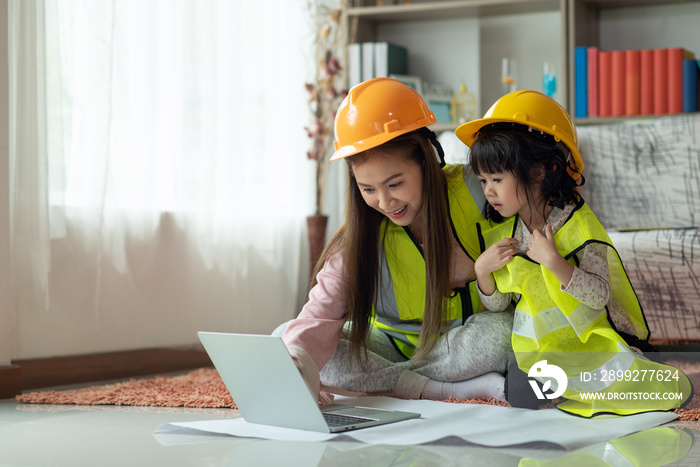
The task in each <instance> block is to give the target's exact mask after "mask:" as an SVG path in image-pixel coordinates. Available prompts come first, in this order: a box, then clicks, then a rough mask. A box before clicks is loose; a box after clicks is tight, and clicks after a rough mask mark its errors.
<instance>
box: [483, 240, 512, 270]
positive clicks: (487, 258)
mask: <svg viewBox="0 0 700 467" xmlns="http://www.w3.org/2000/svg"><path fill="white" fill-rule="evenodd" d="M517 253H518V242H517V240H515V239H514V238H504V239H503V240H500V241H498V242H496V243H494V244H493V245H491V246H490V247H488V248H487V249H486V251H484V252H483V253H481V255H479V257H478V258H477V259H476V262H475V263H474V271H475V272H476V275H477V277H478V276H479V275H486V274H491V273H492V272H494V271H498V270H499V269H501V268H502V267H503V266H505V265H506V264H508V263H509V262H510V260H512V259H513V256H515V255H516V254H517Z"/></svg>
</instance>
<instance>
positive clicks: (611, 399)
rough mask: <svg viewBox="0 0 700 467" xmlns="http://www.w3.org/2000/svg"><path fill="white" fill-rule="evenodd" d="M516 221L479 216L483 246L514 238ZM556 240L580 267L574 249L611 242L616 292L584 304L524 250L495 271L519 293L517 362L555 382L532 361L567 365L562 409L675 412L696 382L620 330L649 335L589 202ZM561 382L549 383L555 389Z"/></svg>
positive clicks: (506, 288) (502, 287) (503, 285)
mask: <svg viewBox="0 0 700 467" xmlns="http://www.w3.org/2000/svg"><path fill="white" fill-rule="evenodd" d="M517 225H518V216H517V215H516V216H513V217H511V218H509V219H506V220H505V221H504V222H503V223H501V224H493V223H490V222H488V221H482V222H480V223H479V225H478V226H477V229H478V230H479V236H480V241H481V245H482V251H483V250H485V249H486V248H488V247H489V246H490V245H492V244H494V243H495V242H497V241H499V240H501V239H503V238H506V237H513V236H514V235H515V229H516V226H517ZM554 240H555V241H556V244H557V250H558V251H559V254H561V255H562V256H563V257H564V258H565V259H566V260H567V261H568V262H569V263H571V264H572V265H574V266H577V265H578V261H579V259H578V257H577V256H576V254H577V253H578V252H579V251H580V250H581V249H582V248H584V247H585V246H586V245H588V244H590V243H599V244H603V245H605V246H606V247H607V252H608V255H607V256H608V258H607V259H608V273H609V278H610V286H611V292H612V296H611V298H610V300H609V301H608V304H607V305H606V306H605V307H604V308H603V309H594V308H591V307H589V306H586V305H584V304H582V303H581V302H579V301H578V300H576V299H575V298H574V297H572V296H571V295H569V294H568V293H566V292H562V291H561V288H560V287H561V283H560V282H559V280H557V278H556V277H555V276H554V274H552V273H551V272H550V271H549V270H548V269H547V268H545V267H544V266H542V265H540V264H539V263H537V262H535V261H533V260H531V259H530V258H529V257H528V256H527V255H525V254H523V253H520V254H518V255H516V256H515V257H514V258H513V260H512V261H511V262H510V263H508V264H507V265H506V266H504V267H503V268H501V269H499V270H498V271H496V272H494V278H495V280H496V285H497V287H498V290H499V291H500V292H502V293H507V292H513V293H514V294H519V298H518V301H517V304H516V305H515V315H514V318H513V333H512V344H513V351H514V352H515V357H516V359H517V361H518V366H519V368H520V369H521V370H522V371H524V372H525V373H528V374H529V376H531V377H532V378H534V379H537V380H538V381H540V382H541V383H543V384H545V383H546V382H547V381H552V380H551V379H550V378H545V377H539V378H538V377H537V376H536V373H534V371H533V372H532V374H531V371H530V370H531V368H533V365H535V364H536V363H538V362H542V361H546V365H556V366H558V367H559V368H561V369H562V370H563V371H564V373H565V374H566V377H567V380H566V391H565V392H564V393H563V397H564V398H566V399H568V400H567V401H565V402H562V403H561V404H559V405H558V406H557V407H558V408H560V409H562V410H564V411H567V412H570V413H573V414H576V415H580V416H583V417H592V416H594V415H599V414H602V413H614V414H618V415H629V414H634V413H639V412H647V411H653V410H672V409H676V408H679V407H681V406H682V405H684V404H685V403H686V402H687V401H689V400H690V397H691V396H692V386H691V384H690V381H689V380H688V378H687V377H686V376H685V375H684V374H683V373H682V372H681V371H679V370H677V369H676V368H673V367H671V366H668V365H664V364H660V363H656V362H653V361H650V360H648V359H647V358H645V357H644V356H642V355H640V354H639V353H638V352H635V351H634V350H632V349H630V347H629V345H628V344H627V343H626V342H625V340H624V339H623V338H622V337H621V335H620V333H619V332H618V331H621V332H623V335H629V336H630V337H632V336H634V337H632V339H631V340H633V339H634V338H637V339H639V340H641V341H643V342H646V341H648V339H649V328H648V326H647V323H646V319H645V317H644V314H643V312H642V308H641V306H640V304H639V300H638V299H637V295H636V294H635V292H634V289H633V288H632V285H631V284H630V281H629V277H628V276H627V273H626V272H625V269H624V267H623V265H622V261H621V260H620V257H619V255H618V253H617V251H616V250H615V248H614V247H613V245H612V242H611V240H610V238H609V237H608V235H607V233H606V232H605V229H604V228H603V226H602V225H601V224H600V222H599V221H598V219H597V218H596V217H595V215H594V214H593V212H592V211H591V210H590V209H589V208H588V206H587V205H586V204H585V203H584V202H583V201H581V202H579V203H578V205H577V206H576V207H575V208H574V211H573V212H572V214H571V215H570V217H569V218H568V219H567V221H566V222H565V223H564V225H563V226H562V227H561V229H560V230H559V231H558V232H557V233H556V234H555V235H554ZM611 308H616V309H617V310H622V311H623V313H621V314H622V315H623V318H624V319H622V320H620V319H618V322H617V323H616V322H615V321H614V320H613V318H612V317H611V313H610V309H611ZM617 315H618V316H619V315H620V313H618V314H617ZM623 327H624V329H622V328H623ZM538 367H542V365H539V366H538ZM561 384H564V382H563V381H562V382H561ZM558 387H559V385H558V384H557V383H556V382H554V381H552V382H551V388H552V389H553V390H556V389H557V388H558Z"/></svg>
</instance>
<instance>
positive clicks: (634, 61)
mask: <svg viewBox="0 0 700 467" xmlns="http://www.w3.org/2000/svg"><path fill="white" fill-rule="evenodd" d="M640 58H641V57H640V52H639V50H625V115H639V113H640V87H639V84H640V83H639V69H640Z"/></svg>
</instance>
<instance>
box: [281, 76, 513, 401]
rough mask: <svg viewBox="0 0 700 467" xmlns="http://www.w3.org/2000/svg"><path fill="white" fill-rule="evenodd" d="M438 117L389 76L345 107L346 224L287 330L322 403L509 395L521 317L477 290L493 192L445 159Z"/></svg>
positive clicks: (340, 135)
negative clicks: (480, 228)
mask: <svg viewBox="0 0 700 467" xmlns="http://www.w3.org/2000/svg"><path fill="white" fill-rule="evenodd" d="M435 122H436V119H435V117H434V115H433V113H432V112H431V111H430V110H428V107H427V105H426V103H425V102H424V100H423V99H422V98H421V97H420V95H419V94H418V93H417V92H415V91H414V90H413V89H411V88H410V87H408V86H406V85H404V84H402V83H401V82H399V81H396V80H393V79H389V78H375V79H372V80H369V81H366V82H364V83H360V84H359V85H357V86H355V87H354V88H353V89H351V90H350V92H349V94H348V96H347V97H346V98H345V100H344V101H343V102H342V104H341V105H340V108H339V110H338V113H337V115H336V120H335V135H336V142H335V148H336V152H335V154H334V155H333V157H332V158H331V160H339V159H345V161H346V162H347V164H348V169H349V170H348V172H349V179H350V180H349V184H348V193H347V206H346V218H345V222H344V224H343V225H342V227H341V228H340V229H339V230H338V232H337V233H336V234H335V235H334V236H333V238H332V239H331V241H330V242H329V244H328V245H327V247H326V248H325V250H324V252H323V254H322V256H321V259H320V260H319V262H318V265H317V268H316V271H314V280H313V283H312V288H311V290H310V292H309V300H308V302H307V303H306V305H305V306H304V308H303V309H302V311H301V313H300V314H299V316H298V318H296V319H294V320H292V321H290V322H288V323H287V324H286V325H283V326H282V327H280V329H278V330H277V331H276V333H277V334H279V333H281V332H282V330H283V329H284V328H285V327H286V329H284V334H283V339H284V342H285V344H286V345H287V347H288V349H289V351H290V353H291V354H292V356H293V357H294V360H295V362H296V364H297V366H298V367H299V369H300V371H301V372H302V374H303V375H304V377H305V379H306V381H307V383H308V384H309V387H310V388H311V390H312V391H313V392H314V394H316V395H319V394H320V399H319V401H320V402H322V403H323V402H328V401H329V400H330V397H327V394H326V392H336V393H338V392H341V393H342V391H339V389H338V388H340V389H342V390H346V391H354V392H361V393H366V394H373V395H389V396H394V397H401V398H407V399H418V398H428V399H449V398H450V397H455V398H461V399H465V398H473V397H483V398H489V397H494V398H496V399H500V400H503V397H504V396H503V389H504V388H503V386H504V379H503V373H504V372H505V370H506V366H507V356H508V353H509V351H510V343H509V336H510V331H511V327H512V314H511V313H510V312H502V313H479V312H480V311H481V309H482V306H481V303H480V302H479V299H478V295H477V294H476V289H475V288H474V280H475V274H474V258H476V256H477V255H478V253H479V244H478V238H477V236H476V229H475V224H476V222H477V221H479V220H481V219H482V217H481V214H480V209H479V206H480V205H482V204H483V193H481V189H480V187H479V185H478V181H477V180H476V179H475V178H474V176H473V175H472V174H471V173H470V172H469V170H468V169H467V168H466V167H464V166H461V165H459V166H457V165H452V166H444V163H442V160H443V155H442V149H441V148H440V145H439V143H438V142H437V139H436V137H435V134H434V133H433V132H432V131H430V130H428V129H427V128H426V127H427V126H428V125H431V124H433V123H435ZM436 149H437V153H438V154H437V156H436V152H435V150H436ZM472 193H477V194H478V195H479V196H480V199H479V201H478V202H475V200H474V199H473V197H472ZM319 370H320V381H319ZM320 383H322V384H323V386H320Z"/></svg>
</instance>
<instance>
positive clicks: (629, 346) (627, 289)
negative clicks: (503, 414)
mask: <svg viewBox="0 0 700 467" xmlns="http://www.w3.org/2000/svg"><path fill="white" fill-rule="evenodd" d="M456 134H457V136H458V137H459V138H460V139H461V140H462V141H463V142H464V143H465V144H466V145H467V146H469V147H470V148H471V153H470V166H471V168H472V170H473V171H474V173H475V174H477V176H478V178H479V179H480V181H481V185H482V187H483V190H484V194H485V196H486V201H487V203H486V204H485V208H484V216H485V217H486V219H487V220H485V221H482V222H480V223H479V225H478V230H479V237H480V241H481V244H482V251H483V253H482V254H481V255H480V256H479V257H478V259H477V261H476V264H475V271H476V276H477V285H478V289H479V293H480V294H481V299H482V301H483V303H484V305H485V306H486V307H487V308H488V309H489V310H503V309H504V308H505V307H506V306H507V305H508V303H509V302H510V300H511V296H512V295H513V294H514V295H515V296H516V297H517V303H516V305H515V315H514V324H513V334H512V344H513V351H514V353H515V358H516V360H517V364H518V367H519V368H520V370H522V372H524V373H526V374H528V376H530V377H534V378H536V379H537V371H540V372H541V373H540V374H541V376H540V377H539V382H540V383H545V382H546V381H548V380H549V378H544V376H545V373H544V372H543V371H542V370H543V369H545V368H546V369H548V371H550V375H547V376H556V375H557V373H556V369H553V368H554V367H553V366H552V365H555V366H556V367H559V368H560V369H561V370H563V373H560V374H561V376H562V377H561V379H560V380H559V381H557V382H556V383H552V389H553V390H556V391H555V394H556V395H559V393H562V394H563V397H564V398H566V399H568V400H567V401H565V402H562V403H561V404H559V405H558V407H559V408H560V409H562V410H565V411H568V412H571V413H574V414H577V415H581V416H585V417H591V416H594V415H598V414H601V413H615V414H621V415H625V414H633V413H638V412H645V411H651V410H670V409H676V408H678V407H680V406H682V405H683V404H684V403H686V402H687V401H689V400H690V397H691V393H692V388H691V384H690V382H689V380H688V378H687V377H686V375H684V374H683V373H682V372H680V371H678V370H677V369H676V368H673V367H670V366H667V365H662V364H659V363H655V362H652V361H649V360H648V359H647V358H645V357H644V356H643V355H642V353H641V351H640V350H643V351H649V350H652V347H651V345H650V344H649V343H648V339H649V329H648V327H647V324H646V320H645V318H644V314H643V312H642V309H641V307H640V305H639V301H638V300H637V297H636V295H635V293H634V290H633V289H632V286H631V285H630V282H629V279H628V277H627V275H626V273H625V270H624V268H623V266H622V263H621V261H620V258H619V256H618V254H617V252H616V251H615V248H614V246H613V245H612V243H611V241H610V239H609V238H608V236H607V234H606V232H605V230H604V228H603V226H602V225H601V224H600V223H599V222H598V220H597V219H596V217H595V215H594V214H593V213H592V212H591V210H590V209H589V208H588V206H587V205H586V203H585V202H584V201H583V199H582V198H581V197H580V196H579V194H578V193H577V188H576V185H577V182H576V180H578V179H579V178H580V177H581V175H580V174H581V171H582V168H583V164H582V161H581V155H580V154H579V152H578V149H577V146H578V144H577V135H576V129H575V127H574V125H573V122H572V121H571V118H570V117H569V115H568V114H567V113H566V111H565V110H564V108H563V107H561V106H560V105H559V104H558V103H557V102H556V101H554V100H552V99H550V98H548V97H547V96H545V95H544V94H540V93H538V92H535V91H516V92H514V93H510V94H507V95H506V96H504V97H502V98H501V99H499V100H498V101H497V102H496V103H495V104H494V105H493V106H492V107H491V109H490V110H489V111H488V112H487V113H486V115H485V117H484V118H483V119H481V120H476V121H473V122H469V123H466V124H464V125H462V126H460V127H459V128H457V130H456ZM611 201H612V200H611ZM564 373H565V375H564ZM564 376H566V378H564ZM509 377H510V374H509ZM564 388H566V390H565V391H564ZM544 389H545V390H546V388H544ZM541 390H542V388H540V389H539V390H538V389H537V388H535V387H534V386H533V387H532V388H530V387H527V385H524V386H522V387H520V388H519V391H521V392H522V391H525V392H526V393H527V394H529V395H530V396H533V397H530V398H529V399H531V400H533V399H534V400H538V399H542V398H543V396H544V394H543V393H542V392H541ZM508 391H509V397H508V399H509V402H510V403H511V405H517V404H514V401H517V400H527V399H528V397H522V396H523V395H522V394H520V395H513V397H511V394H510V392H511V391H512V388H511V386H510V385H509V389H508ZM538 391H540V392H539V394H538ZM550 394H551V393H550ZM535 397H537V398H538V399H535ZM540 402H543V401H541V400H540ZM524 405H529V404H524Z"/></svg>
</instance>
